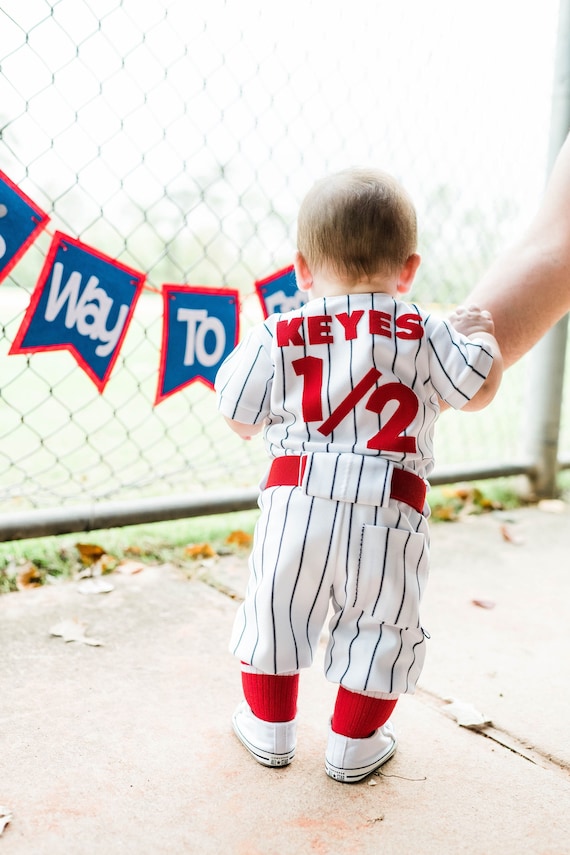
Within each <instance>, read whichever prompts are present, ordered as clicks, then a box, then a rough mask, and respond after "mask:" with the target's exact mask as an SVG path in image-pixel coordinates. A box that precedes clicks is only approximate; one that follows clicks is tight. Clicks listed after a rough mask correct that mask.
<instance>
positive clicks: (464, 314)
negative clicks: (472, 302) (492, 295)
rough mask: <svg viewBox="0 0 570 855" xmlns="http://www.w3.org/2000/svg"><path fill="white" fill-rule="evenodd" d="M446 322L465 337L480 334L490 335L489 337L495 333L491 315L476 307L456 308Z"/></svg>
mask: <svg viewBox="0 0 570 855" xmlns="http://www.w3.org/2000/svg"><path fill="white" fill-rule="evenodd" d="M448 321H449V323H450V324H452V325H453V327H455V329H456V330H457V331H458V332H460V333H463V335H466V336H470V335H475V334H476V333H480V332H487V333H491V335H494V333H495V324H494V322H493V318H492V317H491V313H490V312H488V311H487V310H486V309H480V308H479V307H478V306H458V307H457V308H456V310H455V311H454V312H452V313H451V315H450V316H449V317H448Z"/></svg>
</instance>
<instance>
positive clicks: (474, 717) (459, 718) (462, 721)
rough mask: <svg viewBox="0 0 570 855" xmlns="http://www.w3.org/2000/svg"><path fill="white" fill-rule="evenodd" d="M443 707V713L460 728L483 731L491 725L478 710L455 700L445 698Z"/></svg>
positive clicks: (464, 702)
mask: <svg viewBox="0 0 570 855" xmlns="http://www.w3.org/2000/svg"><path fill="white" fill-rule="evenodd" d="M445 703H446V704H447V706H446V707H444V710H445V712H446V713H447V714H448V715H450V716H451V718H454V719H455V721H456V722H457V724H458V725H459V726H460V727H467V728H469V729H470V730H483V728H485V727H489V726H490V725H492V723H493V722H492V721H491V720H490V719H487V718H485V717H484V716H483V715H482V714H481V713H480V712H479V710H477V709H475V707H474V706H473V705H472V704H470V703H467V701H460V700H457V699H456V698H447V699H446V701H445Z"/></svg>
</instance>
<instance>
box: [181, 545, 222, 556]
mask: <svg viewBox="0 0 570 855" xmlns="http://www.w3.org/2000/svg"><path fill="white" fill-rule="evenodd" d="M184 552H185V553H186V555H187V556H188V557H189V558H215V557H216V551H215V550H214V549H213V547H212V546H210V544H209V543H190V544H189V545H188V546H187V547H186V549H185V550H184Z"/></svg>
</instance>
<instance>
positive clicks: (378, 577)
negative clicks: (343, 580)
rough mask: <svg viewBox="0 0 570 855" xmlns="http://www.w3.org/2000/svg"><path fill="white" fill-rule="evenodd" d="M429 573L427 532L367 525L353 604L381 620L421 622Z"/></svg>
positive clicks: (407, 624) (394, 623)
mask: <svg viewBox="0 0 570 855" xmlns="http://www.w3.org/2000/svg"><path fill="white" fill-rule="evenodd" d="M427 577H428V544H427V541H426V537H425V535H423V534H421V533H418V532H414V531H405V530H403V529H397V528H386V527H381V526H372V525H365V526H363V529H362V541H361V546H360V560H359V566H358V573H357V578H356V580H355V583H356V584H355V590H354V600H353V603H352V605H353V606H354V607H355V608H356V609H360V610H362V611H363V612H364V613H365V614H368V615H370V616H372V617H374V618H375V619H376V620H378V621H379V623H386V624H390V625H391V626H396V627H401V628H404V629H417V628H419V626H420V614H419V605H420V600H421V597H422V594H423V592H424V588H425V585H426V582H427Z"/></svg>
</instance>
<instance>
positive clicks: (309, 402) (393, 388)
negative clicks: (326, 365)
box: [291, 356, 419, 453]
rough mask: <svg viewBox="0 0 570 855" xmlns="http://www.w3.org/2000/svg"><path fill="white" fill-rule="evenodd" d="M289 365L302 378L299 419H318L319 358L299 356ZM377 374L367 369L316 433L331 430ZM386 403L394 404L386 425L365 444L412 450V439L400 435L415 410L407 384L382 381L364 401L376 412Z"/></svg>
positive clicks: (320, 414)
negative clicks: (383, 382) (394, 407)
mask: <svg viewBox="0 0 570 855" xmlns="http://www.w3.org/2000/svg"><path fill="white" fill-rule="evenodd" d="M291 365H292V366H293V370H294V371H295V374H297V376H298V377H302V378H303V392H302V398H301V406H302V410H303V419H304V420H305V421H306V422H320V421H322V418H323V405H322V399H321V389H322V386H323V360H322V359H319V357H318V356H303V357H301V358H300V359H295V360H293V362H292V363H291ZM381 376H382V373H381V372H380V371H378V369H377V368H371V369H370V371H368V372H367V373H366V374H365V375H364V377H363V378H362V380H360V381H359V382H358V383H357V384H356V386H354V388H353V389H352V390H351V391H350V392H349V393H348V395H347V396H346V398H344V399H343V400H342V401H341V402H340V404H339V405H338V406H337V407H335V409H334V410H333V411H332V413H331V414H330V416H329V417H328V419H326V420H325V421H324V422H323V423H322V424H321V425H320V426H319V427H318V428H317V430H318V431H319V433H322V434H323V436H328V435H329V434H330V433H332V432H333V430H334V429H335V428H336V427H338V425H339V424H340V422H341V421H342V420H343V419H344V418H345V417H346V416H347V415H348V414H349V413H350V412H351V411H352V410H353V409H354V408H355V406H356V404H357V403H358V402H359V401H360V400H361V399H362V398H363V397H364V396H365V395H366V393H367V392H369V391H370V389H372V387H373V386H374V385H375V384H376V381H377V380H379V379H380V377H381ZM390 402H394V403H395V404H396V409H395V411H394V412H393V413H392V415H391V416H390V418H389V419H388V420H387V422H386V424H385V425H384V426H383V427H381V428H380V430H379V431H378V432H377V433H376V434H375V435H374V436H373V437H371V439H369V440H368V442H367V443H366V447H367V448H370V449H375V450H378V451H397V452H407V453H410V452H415V451H416V438H415V437H414V436H404V432H405V431H406V430H407V428H408V427H409V426H410V424H411V423H412V422H413V420H414V419H415V417H416V415H417V413H418V409H419V403H418V398H417V396H416V394H415V393H414V392H413V391H412V390H411V389H410V388H409V386H404V385H403V384H402V383H385V384H384V385H383V386H378V388H377V389H375V390H374V391H373V392H372V394H371V395H370V398H369V399H368V401H367V403H366V409H367V410H370V412H372V413H377V414H378V415H380V413H381V412H382V410H383V409H384V407H385V406H386V405H387V404H388V403H390Z"/></svg>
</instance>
